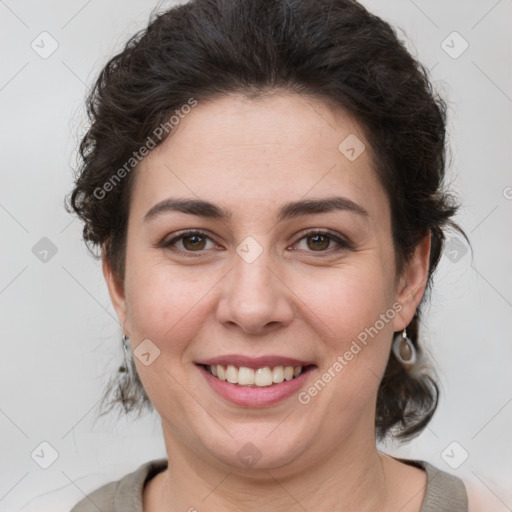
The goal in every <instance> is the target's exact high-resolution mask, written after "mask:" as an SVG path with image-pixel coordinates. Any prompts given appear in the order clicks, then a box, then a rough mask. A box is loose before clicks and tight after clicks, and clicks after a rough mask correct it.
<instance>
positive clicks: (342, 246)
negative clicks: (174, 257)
mask: <svg viewBox="0 0 512 512" xmlns="http://www.w3.org/2000/svg"><path fill="white" fill-rule="evenodd" d="M194 235H199V236H202V237H205V238H207V239H209V240H211V241H213V240H212V238H211V237H210V236H208V235H207V234H206V233H205V232H203V231H198V230H190V231H184V232H182V233H180V234H179V235H178V236H175V237H174V238H172V239H171V240H169V241H168V242H162V243H161V244H159V247H160V248H162V249H169V250H171V251H173V252H177V253H181V254H184V255H186V256H188V257H192V258H194V257H198V256H201V254H202V252H203V251H204V250H205V249H203V250H200V251H184V250H181V249H176V247H173V245H174V244H175V243H176V242H178V241H180V240H182V239H183V238H186V237H190V236H194ZM314 235H321V236H326V237H328V238H330V239H331V240H332V241H334V242H336V243H337V244H338V245H339V247H338V248H337V249H335V251H334V252H340V251H342V250H347V249H348V250H354V246H353V245H352V244H351V243H350V242H349V241H348V240H344V239H342V238H340V237H338V236H337V235H335V234H333V233H331V232H330V231H322V230H312V231H308V232H306V233H304V234H303V235H302V236H301V238H299V239H298V240H297V242H295V244H294V245H296V244H297V243H298V242H300V241H301V240H303V239H304V238H307V237H309V236H314ZM309 252H312V253H315V252H318V253H328V254H331V250H329V249H326V250H323V251H309Z"/></svg>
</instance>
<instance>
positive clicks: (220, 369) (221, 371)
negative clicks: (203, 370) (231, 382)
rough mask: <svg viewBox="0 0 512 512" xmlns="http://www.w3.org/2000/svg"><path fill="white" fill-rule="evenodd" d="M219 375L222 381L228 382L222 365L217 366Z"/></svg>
mask: <svg viewBox="0 0 512 512" xmlns="http://www.w3.org/2000/svg"><path fill="white" fill-rule="evenodd" d="M217 373H218V377H219V379H220V380H226V370H225V369H224V366H222V365H221V364H218V365H217Z"/></svg>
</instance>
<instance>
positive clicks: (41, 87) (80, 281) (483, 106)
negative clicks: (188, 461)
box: [0, 0, 512, 512]
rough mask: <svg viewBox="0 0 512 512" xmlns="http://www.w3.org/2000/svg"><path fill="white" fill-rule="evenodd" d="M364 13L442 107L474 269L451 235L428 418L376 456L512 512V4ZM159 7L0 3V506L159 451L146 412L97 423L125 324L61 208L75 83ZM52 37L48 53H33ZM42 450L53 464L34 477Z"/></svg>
mask: <svg viewBox="0 0 512 512" xmlns="http://www.w3.org/2000/svg"><path fill="white" fill-rule="evenodd" d="M364 4H365V5H366V6H367V7H368V8H369V9H370V10H371V11H373V12H375V13H376V14H378V15H380V16H382V17H383V18H384V19H386V20H388V21H390V22H391V23H392V24H394V25H397V26H398V27H399V31H400V33H401V34H402V38H406V40H407V41H408V42H407V44H408V48H409V49H410V50H411V51H412V53H413V54H414V55H415V56H418V57H419V58H420V60H421V61H422V62H423V63H425V64H426V65H427V66H428V67H429V68H430V69H431V70H432V76H433V79H434V82H435V84H436V87H437V88H438V90H439V91H440V92H441V94H442V95H443V96H444V97H445V98H446V99H447V100H448V102H449V105H450V120H449V129H450V141H451V146H452V158H453V161H452V165H451V167H450V171H449V180H450V182H451V183H452V188H453V190H454V191H455V192H456V193H457V194H458V195H459V198H460V200H461V202H462V203H463V205H464V206H463V208H462V209H461V211H460V214H459V215H458V216H457V218H456V220H457V221H458V222H460V223H461V225H462V226H463V228H464V229H465V230H466V232H467V233H468V234H469V236H470V238H471V241H472V244H473V247H474V257H473V260H472V259H471V255H470V253H469V252H467V248H466V247H465V246H464V245H459V244H458V241H457V240H455V241H453V240H452V241H451V242H450V246H449V247H450V250H449V251H447V252H446V253H445V254H444V256H443V258H442V261H441V264H440V267H439V270H438V272H437V275H436V286H435V293H434V294H433V297H432V301H431V306H430V307H429V309H428V311H427V312H426V313H428V316H427V317H426V318H425V321H426V324H427V325H428V330H427V332H426V342H427V347H428V348H429V351H430V352H431V354H432V357H433V358H434V360H435V362H436V364H437V368H438V372H439V376H440V381H441V386H442V392H443V395H442V400H441V403H440V407H439V410H438V412H437V414H436V415H435V417H434V419H433V421H432V422H431V424H430V425H429V427H428V428H427V429H426V430H425V432H424V433H423V434H422V435H421V436H420V437H419V438H418V439H417V440H414V441H413V442H411V443H410V444H409V445H406V446H403V447H398V446H395V445H393V444H389V445H386V446H385V447H383V448H384V449H386V450H387V451H388V452H389V453H392V454H395V455H399V456H403V457H408V458H417V459H423V460H427V461H429V462H431V463H432V464H434V465H436V466H437V467H439V468H440V469H443V470H444V471H447V472H450V473H453V474H456V475H457V476H459V477H461V478H462V479H463V480H464V481H465V482H466V485H467V487H468V490H469V491H470V495H471V496H474V499H475V504H476V503H484V504H485V510H486V511H494V510H495V511H499V512H501V511H506V510H512V490H511V482H512V463H511V461H512V428H511V426H512V372H511V371H510V366H511V362H512V357H511V356H512V344H511V343H510V341H511V335H510V331H511V327H512V325H511V324H512V315H511V311H512V309H511V308H512V289H511V283H512V280H511V273H512V265H511V264H510V263H511V261H512V257H511V256H512V254H511V253H512V223H511V222H510V219H511V218H512V217H511V213H512V211H511V210H512V175H511V172H510V169H511V167H510V164H511V145H512V144H511V141H512V138H511V131H512V130H511V110H512V73H511V63H512V58H511V57H512V55H511V53H512V52H511V44H510V43H511V36H510V20H511V19H512V2H511V1H510V0H501V1H495V0H492V1H478V2H477V1H465V2H460V1H456V0H453V1H445V0H443V1H441V0H436V1H428V2H427V1H426V0H421V1H420V0H415V1H412V0H394V1H393V2H391V1H386V2H383V1H382V0H381V1H377V0H372V1H365V2H364ZM159 5H160V6H161V7H166V6H168V5H170V3H169V2H167V3H165V2H162V3H160V4H159ZM155 6H156V4H155V3H153V2H146V1H142V0H129V1H127V0H123V1H121V0H118V1H113V0H111V1H103V2H100V1H99V0H89V1H84V0H72V1H67V2H64V1H57V0H53V1H45V2H41V1H36V0H26V1H17V2H16V1H15V0H5V1H3V0H0V24H1V25H0V38H1V44H2V49H3V51H2V53H1V75H0V105H1V119H2V123H1V127H0V129H1V134H0V141H1V157H2V168H1V173H2V187H1V188H0V223H1V228H2V264H1V267H0V308H1V309H0V311H1V320H2V323H1V325H2V336H1V343H2V347H1V351H2V353H1V358H0V371H1V373H0V375H1V391H2V394H1V402H0V432H1V433H2V435H1V437H0V442H1V453H2V456H1V458H0V511H9V512H13V511H18V510H23V511H27V512H28V511H44V510H52V511H54V512H59V511H67V510H69V509H70V507H71V506H72V505H73V504H74V503H75V502H76V501H78V500H79V499H81V498H82V497H83V496H84V493H87V492H89V491H91V490H93V489H95V488H96V487H98V486H99V485H101V484H103V483H106V482H107V481H110V480H112V479H117V478H119V477H121V476H122V475H124V474H126V473H127V472H129V471H131V470H133V469H135V468H136V467H138V465H139V464H141V463H143V462H145V461H147V460H150V459H152V458H157V457H161V456H165V451H164V446H163V442H162V439H161V427H160V424H159V421H158V418H157V417H156V415H148V416H146V417H143V418H142V419H139V420H136V419H131V418H130V419H126V420H125V419H118V418H116V416H114V415H113V416H109V417H104V418H101V419H99V420H96V411H97V410H96V406H97V404H98V401H99V399H100V397H101V393H102V390H103V387H104V385H105V382H106V380H107V379H108V377H109V376H110V375H111V373H112V372H113V371H115V369H116V368H117V366H118V364H119V362H120V360H121V344H120V330H119V327H118V325H117V322H116V320H115V314H114V311H113V308H112V306H111V305H110V302H109V298H108V295H107V291H106V287H105V284H104V282H103V277H102V274H101V269H100V265H99V263H98V262H96V261H95V260H94V259H92V257H91V256H90V255H89V254H88V253H87V251H86V249H85V247H84V245H83V243H82V242H81V240H80V235H81V226H80V223H79V222H78V221H76V220H73V218H72V217H70V216H69V215H68V214H67V213H66V212H65V210H64V208H63V197H64V195H65V194H66V193H68V192H69V190H70V189H71V187H72V172H71V169H72V168H73V167H75V164H76V147H77V141H78V137H79V135H80V134H82V133H83V130H84V110H83V99H84V97H85V94H86V91H87V89H88V87H89V86H90V84H91V83H92V81H93V79H94V77H95V76H96V74H97V72H98V71H99V69H100V68H101V67H102V65H103V64H104V63H105V62H106V60H107V59H108V58H109V57H110V56H111V55H113V53H114V52H115V51H117V50H118V49H119V48H120V47H121V45H122V44H123V43H124V41H125V40H126V39H127V38H128V36H130V35H132V34H133V33H134V32H135V31H136V30H138V29H140V28H142V27H143V26H144V25H145V24H146V22H147V19H148V15H149V13H150V11H151V10H152V9H153V8H154V7H155ZM44 31H46V32H48V33H49V34H50V35H51V38H52V39H50V36H40V34H41V33H42V32H44ZM454 31H456V32H458V33H459V34H460V36H461V37H462V39H461V37H459V36H457V35H453V34H452V33H453V32H454ZM52 40H55V41H56V42H57V43H58V48H57V50H56V51H55V52H54V53H53V54H51V55H50V56H47V55H44V56H45V57H47V58H42V57H41V56H40V54H41V53H44V52H49V51H50V50H51V45H52V44H55V43H53V42H52ZM33 41H35V42H34V46H35V47H36V49H37V51H36V50H35V49H33V48H32V47H31V44H32V42H33ZM443 41H445V42H444V43H443ZM464 41H467V43H468V44H469V47H468V48H467V50H466V51H464V53H462V54H461V55H458V53H460V51H461V50H462V49H463V48H464V45H465V43H464ZM445 50H446V51H445ZM38 52H39V53H38ZM447 52H448V53H447ZM450 53H451V55H450ZM454 57H457V58H454ZM44 237H46V238H47V239H49V240H50V241H51V244H50V245H49V242H48V240H43V241H41V239H42V238H44ZM450 238H451V236H450ZM34 247H35V248H34ZM52 248H53V252H55V250H56V253H55V254H53V252H52ZM45 250H47V251H48V252H47V253H45V252H44V251H45ZM42 442H47V443H49V444H50V445H51V447H53V448H49V447H48V446H46V445H42V446H41V445H40V443H42ZM453 443H455V444H453ZM52 449H53V450H55V451H56V453H57V454H58V457H57V458H56V460H55V461H54V462H53V463H52V464H51V465H50V466H49V467H48V468H47V469H43V468H42V467H40V466H41V465H45V464H49V463H50V462H52V454H53V452H52ZM31 454H33V457H32V456H31ZM466 454H467V459H466V460H464V458H465V457H466ZM475 509H476V507H475Z"/></svg>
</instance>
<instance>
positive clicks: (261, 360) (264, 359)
mask: <svg viewBox="0 0 512 512" xmlns="http://www.w3.org/2000/svg"><path fill="white" fill-rule="evenodd" d="M196 364H204V365H216V364H222V365H225V366H227V365H228V364H232V365H234V366H238V367H240V366H245V367H246V368H253V369H256V368H263V367H265V366H270V367H275V366H310V365H313V364H314V363H312V362H311V361H302V360H299V359H294V358H292V357H283V356H270V355H269V356H260V357H248V356H243V355H239V354H232V355H225V356H217V357H212V358H210V359H204V360H201V361H197V362H196Z"/></svg>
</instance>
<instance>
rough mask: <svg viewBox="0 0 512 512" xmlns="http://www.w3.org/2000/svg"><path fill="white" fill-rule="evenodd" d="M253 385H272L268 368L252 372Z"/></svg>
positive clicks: (270, 372)
mask: <svg viewBox="0 0 512 512" xmlns="http://www.w3.org/2000/svg"><path fill="white" fill-rule="evenodd" d="M254 384H256V386H271V385H272V371H271V370H270V368H269V367H268V366H265V367H264V368H258V369H257V370H256V371H255V372H254Z"/></svg>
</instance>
